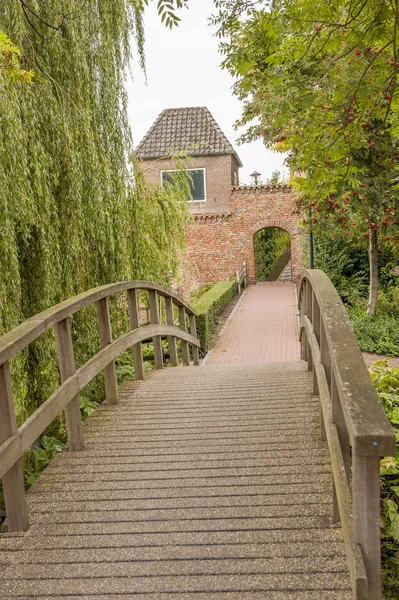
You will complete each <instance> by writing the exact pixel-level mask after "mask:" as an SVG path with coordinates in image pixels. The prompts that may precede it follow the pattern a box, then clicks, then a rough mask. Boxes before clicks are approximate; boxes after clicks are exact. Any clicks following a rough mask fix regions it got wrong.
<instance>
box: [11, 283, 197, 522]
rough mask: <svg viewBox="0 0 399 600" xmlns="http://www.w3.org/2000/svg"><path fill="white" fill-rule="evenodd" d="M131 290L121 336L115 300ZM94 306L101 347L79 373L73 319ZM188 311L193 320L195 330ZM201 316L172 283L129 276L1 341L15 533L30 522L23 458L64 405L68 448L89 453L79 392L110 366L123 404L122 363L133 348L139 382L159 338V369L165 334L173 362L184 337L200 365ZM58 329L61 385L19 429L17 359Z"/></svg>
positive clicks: (109, 395) (111, 385)
mask: <svg viewBox="0 0 399 600" xmlns="http://www.w3.org/2000/svg"><path fill="white" fill-rule="evenodd" d="M138 290H145V291H146V292H148V301H149V307H150V315H151V324H150V325H145V326H140V319H139V307H138V302H137V300H138V298H137V291H138ZM124 291H126V292H127V301H128V310H129V319H130V326H131V331H130V332H129V333H126V334H124V335H122V336H120V337H119V338H118V339H117V340H115V341H113V340H112V332H111V323H110V316H109V307H108V297H109V296H111V295H113V294H116V293H118V292H124ZM158 296H161V297H163V298H164V300H165V313H166V321H167V324H166V325H163V324H160V316H159V302H158ZM94 303H95V304H96V307H97V315H98V328H99V334H100V341H101V350H100V352H98V353H97V354H96V355H95V356H94V357H93V358H91V359H90V360H89V361H88V362H86V363H85V364H84V365H83V366H82V367H80V369H78V370H76V369H75V360H74V352H73V342H72V335H71V326H70V317H71V316H72V315H73V314H75V313H76V312H78V311H79V310H81V309H82V308H84V307H86V306H90V305H91V304H94ZM173 304H175V305H176V306H177V307H178V311H179V327H175V326H174V314H173ZM186 315H187V316H188V318H189V323H190V332H189V333H188V332H187V320H186ZM195 317H196V312H195V311H194V310H193V309H192V308H191V307H190V306H189V305H188V304H186V303H185V302H183V300H181V299H180V298H179V297H178V296H177V295H176V294H174V293H173V292H171V291H170V290H168V289H167V288H165V287H164V286H162V285H158V284H155V283H151V282H148V281H128V282H123V283H115V284H110V285H104V286H101V287H97V288H95V289H92V290H89V291H88V292H84V293H83V294H79V295H78V296H75V297H74V298H71V299H69V300H66V301H65V302H61V303H60V304H57V306H54V307H52V308H50V309H48V310H46V311H44V312H42V313H40V314H38V315H36V316H34V317H32V318H31V319H28V320H27V321H24V322H23V323H21V325H19V326H18V327H16V328H15V329H13V330H12V331H10V332H9V333H7V334H5V335H4V336H3V337H1V338H0V444H1V445H0V478H2V480H3V490H4V497H5V502H6V514H7V523H8V531H24V530H25V529H26V528H27V527H28V524H29V523H28V512H27V505H26V499H25V490H24V477H23V472H22V463H21V457H22V455H23V453H24V452H25V451H26V450H28V448H29V447H30V446H31V445H32V443H33V442H34V441H35V440H36V439H37V438H38V437H39V435H41V434H42V433H43V432H44V431H45V429H46V428H47V427H48V426H49V425H50V424H51V422H52V421H53V420H54V419H55V418H56V416H57V415H58V414H59V412H60V411H62V410H64V411H65V420H66V425H67V434H68V449H69V450H71V451H79V450H83V436H82V423H81V415H80V408H79V397H78V394H79V392H80V391H81V390H82V389H83V388H84V387H85V386H86V385H87V384H88V383H89V382H90V381H92V379H94V377H96V376H97V375H98V374H99V373H100V372H101V371H103V372H104V386H105V395H106V399H107V402H108V403H109V404H117V403H118V385H117V378H116V370H115V363H114V360H115V358H117V357H118V356H119V354H121V352H123V351H125V350H127V349H128V348H129V347H132V349H133V357H134V366H135V378H136V379H143V378H144V367H143V356H142V350H141V342H143V341H144V340H148V339H151V338H152V340H153V344H154V359H155V367H156V368H157V369H161V368H162V366H163V356H162V344H161V340H162V337H165V336H166V337H167V340H168V345H169V355H170V362H171V364H172V365H173V366H177V364H178V355H177V346H176V339H180V340H181V351H182V356H183V362H184V364H186V365H188V364H190V355H189V347H188V344H191V345H192V355H193V362H194V364H195V365H198V364H199V354H198V348H199V346H200V342H199V340H198V339H197V334H196V323H195ZM51 327H54V329H55V337H56V344H57V353H58V362H59V369H60V374H61V385H60V387H59V388H58V389H57V390H56V391H55V392H54V393H53V394H52V395H51V396H50V398H48V399H47V400H46V401H45V402H44V403H43V404H42V405H41V406H40V408H38V410H36V411H35V412H34V413H33V415H32V416H31V417H29V418H28V419H27V420H26V421H25V423H23V425H22V426H21V427H19V428H17V424H16V418H15V409H14V402H13V392H12V387H11V376H10V368H9V360H10V359H11V358H12V357H13V356H15V354H17V353H18V352H20V351H21V350H23V349H24V348H25V347H26V346H28V345H29V344H30V343H31V342H33V341H34V340H36V339H37V338H38V337H39V336H40V335H42V334H43V333H44V332H46V331H48V330H49V329H50V328H51Z"/></svg>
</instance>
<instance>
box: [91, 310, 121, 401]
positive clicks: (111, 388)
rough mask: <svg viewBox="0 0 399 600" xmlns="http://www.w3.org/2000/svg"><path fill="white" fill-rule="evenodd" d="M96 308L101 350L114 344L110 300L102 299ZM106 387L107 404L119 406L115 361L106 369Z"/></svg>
mask: <svg viewBox="0 0 399 600" xmlns="http://www.w3.org/2000/svg"><path fill="white" fill-rule="evenodd" d="M96 306H97V317H98V332H99V334H100V342H101V348H105V347H106V346H108V345H109V344H112V330H111V320H110V317H109V306H108V298H101V300H99V301H98V302H96ZM104 387H105V397H106V399H107V404H111V405H112V404H114V405H115V404H118V380H117V377H116V368H115V361H112V362H111V363H110V364H109V365H107V366H106V367H105V369H104Z"/></svg>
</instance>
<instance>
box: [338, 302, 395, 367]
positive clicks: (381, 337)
mask: <svg viewBox="0 0 399 600" xmlns="http://www.w3.org/2000/svg"><path fill="white" fill-rule="evenodd" d="M346 308H347V311H348V314H349V318H350V321H351V323H352V326H353V329H354V331H355V336H356V339H357V341H358V344H359V346H360V349H361V351H362V352H375V353H376V354H383V355H385V356H399V316H398V311H397V309H396V311H393V310H392V305H390V304H389V302H388V301H387V300H386V298H385V297H384V296H383V295H380V298H379V301H378V304H377V311H376V314H375V316H373V317H369V316H368V315H367V312H366V303H365V302H364V303H357V304H355V305H354V306H348V305H347V306H346Z"/></svg>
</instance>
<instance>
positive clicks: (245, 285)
mask: <svg viewBox="0 0 399 600" xmlns="http://www.w3.org/2000/svg"><path fill="white" fill-rule="evenodd" d="M244 287H245V288H247V261H246V260H244Z"/></svg>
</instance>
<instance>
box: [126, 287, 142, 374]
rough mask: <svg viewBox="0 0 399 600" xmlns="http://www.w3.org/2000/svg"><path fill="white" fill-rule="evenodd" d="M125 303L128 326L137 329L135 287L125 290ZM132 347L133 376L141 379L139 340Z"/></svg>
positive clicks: (137, 313) (137, 312)
mask: <svg viewBox="0 0 399 600" xmlns="http://www.w3.org/2000/svg"><path fill="white" fill-rule="evenodd" d="M127 304H128V309H129V320H130V327H131V329H132V330H134V329H138V328H139V327H140V318H139V307H138V302H137V290H136V289H131V290H128V291H127ZM132 349H133V360H134V378H135V379H137V380H142V379H144V361H143V353H142V350H141V342H138V343H137V344H134V345H133V348H132Z"/></svg>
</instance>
